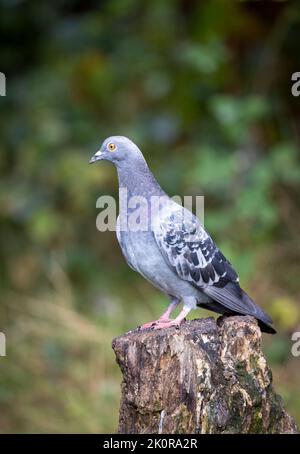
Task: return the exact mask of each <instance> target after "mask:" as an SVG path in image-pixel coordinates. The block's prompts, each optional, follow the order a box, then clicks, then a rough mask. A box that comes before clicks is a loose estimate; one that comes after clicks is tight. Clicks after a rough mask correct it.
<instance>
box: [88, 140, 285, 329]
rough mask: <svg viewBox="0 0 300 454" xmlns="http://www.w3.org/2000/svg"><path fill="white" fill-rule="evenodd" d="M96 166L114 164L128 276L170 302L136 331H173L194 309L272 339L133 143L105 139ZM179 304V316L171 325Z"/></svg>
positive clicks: (200, 230) (265, 319)
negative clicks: (242, 321)
mask: <svg viewBox="0 0 300 454" xmlns="http://www.w3.org/2000/svg"><path fill="white" fill-rule="evenodd" d="M102 160H105V161H109V162H111V163H112V164H114V165H115V167H116V169H117V173H118V181H119V216H118V219H117V223H116V234H117V239H118V242H119V244H120V247H121V250H122V253H123V255H124V257H125V259H126V261H127V263H128V265H129V266H130V267H131V268H132V269H133V270H134V271H136V272H138V273H140V274H141V275H142V276H143V277H144V278H145V279H147V280H148V281H149V282H150V283H152V284H153V285H154V286H155V287H157V288H158V289H159V290H161V291H162V292H163V293H164V294H166V295H167V296H168V298H169V299H170V303H169V306H168V308H167V310H166V311H165V312H164V313H163V315H162V316H161V317H160V318H159V319H158V320H154V321H151V322H148V323H145V324H144V325H142V326H141V327H140V329H147V328H150V327H151V328H152V329H162V328H168V327H170V326H175V327H177V328H179V327H180V325H181V323H182V322H183V321H184V320H185V318H186V316H187V314H188V313H189V312H190V311H191V310H192V309H196V308H197V307H200V308H205V309H207V310H210V311H213V312H216V313H218V314H224V315H251V316H253V317H255V318H256V319H257V321H258V325H259V326H260V328H261V330H262V331H264V332H267V333H271V334H274V333H276V331H275V329H274V328H273V327H272V323H273V322H272V319H271V318H270V317H269V316H268V315H267V314H266V313H265V312H264V311H263V310H262V309H261V308H260V307H258V306H257V305H256V304H255V303H254V301H253V300H252V299H251V298H250V296H249V295H248V294H247V293H246V292H245V291H244V290H243V289H242V288H241V287H240V284H239V278H238V275H237V273H236V271H235V270H234V268H233V266H232V264H231V263H230V262H229V260H227V259H226V257H225V256H224V255H223V254H222V252H221V251H220V250H219V248H218V247H217V246H216V244H215V243H214V241H213V240H212V238H211V236H210V235H209V234H208V233H207V232H206V230H205V229H204V226H203V225H202V223H201V222H200V220H199V219H198V218H197V217H196V216H195V215H194V214H193V213H191V212H190V211H189V210H187V209H186V208H184V207H183V206H181V205H180V204H178V203H176V202H175V201H174V200H172V198H170V197H169V196H168V195H167V194H166V193H165V192H164V191H163V189H162V188H161V187H160V185H159V183H158V182H157V180H156V178H155V177H154V175H153V174H152V172H151V171H150V169H149V167H148V165H147V162H146V160H145V158H144V156H143V154H142V152H141V151H140V149H139V148H138V147H137V145H135V143H133V142H132V141H131V140H130V139H128V138H126V137H123V136H112V137H109V138H107V139H106V140H104V142H103V144H102V145H101V147H100V149H99V151H97V152H96V153H95V154H94V156H93V157H92V158H91V159H90V163H95V162H97V161H102ZM124 193H126V197H124V196H123V195H124ZM132 201H134V203H132ZM142 205H143V209H141V207H142ZM154 206H155V208H154ZM137 212H138V213H139V216H138V215H137ZM138 218H140V219H139V223H140V228H138V224H139V223H138V222H137V219H138ZM142 218H143V219H142ZM132 219H133V220H135V221H136V222H132ZM146 221H147V222H146ZM181 302H182V304H183V307H182V310H181V312H180V313H179V315H178V316H177V317H176V318H173V319H172V318H171V314H172V312H173V311H174V309H175V308H176V307H177V306H178V305H179V303H181Z"/></svg>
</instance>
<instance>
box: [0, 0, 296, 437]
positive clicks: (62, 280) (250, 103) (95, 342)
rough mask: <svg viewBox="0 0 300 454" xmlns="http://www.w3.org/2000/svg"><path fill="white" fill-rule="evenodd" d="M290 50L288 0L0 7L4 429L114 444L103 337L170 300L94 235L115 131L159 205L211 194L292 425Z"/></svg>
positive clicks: (0, 417) (0, 413)
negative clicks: (81, 435) (260, 317)
mask: <svg viewBox="0 0 300 454" xmlns="http://www.w3.org/2000/svg"><path fill="white" fill-rule="evenodd" d="M299 41H300V6H299V3H298V2H290V1H277V2H276V1H274V2H271V1H269V2H263V1H250V2H246V1H228V0H224V1H220V0H219V1H210V2H200V1H192V0H189V1H187V0H185V1H171V0H169V1H166V0H151V1H150V0H147V1H144V2H140V1H138V0H119V1H116V0H110V1H102V2H100V1H79V0H78V1H76V0H68V1H63V0H59V1H56V2H43V1H37V0H32V1H21V0H0V43H1V44H0V71H2V72H3V73H5V74H6V78H7V96H6V97H1V98H0V134H1V141H0V174H1V177H0V189H1V191H0V201H1V205H0V206H1V212H0V226H1V236H0V279H1V291H0V298H1V303H0V331H2V332H4V333H5V334H6V339H7V356H6V357H1V358H0V408H1V410H0V431H1V432H55V433H60V432H88V433H93V432H94V433H96V432H109V431H114V430H115V429H116V425H117V415H118V402H119V386H120V373H119V371H118V367H117V365H116V364H115V360H114V355H113V352H112V350H111V340H112V338H113V337H115V336H117V335H120V334H122V333H123V332H124V331H126V330H128V329H130V328H133V327H135V326H137V325H139V324H141V323H144V322H146V321H149V320H151V319H153V318H155V317H158V316H159V315H160V314H161V312H162V311H163V309H164V307H165V306H166V304H167V301H166V299H165V298H164V297H163V295H161V294H160V293H159V292H157V291H156V290H155V289H154V288H152V287H151V286H150V284H148V283H147V282H146V281H145V280H144V279H143V278H141V277H140V276H139V275H137V274H136V273H134V272H133V271H131V270H130V269H129V268H128V266H127V265H126V263H125V261H124V260H123V258H122V256H121V252H120V249H119V246H118V244H117V241H116V238H115V234H114V232H105V233H100V232H98V231H97V229H96V226H95V220H96V216H97V214H98V212H99V210H97V209H96V206H95V203H96V199H97V198H98V197H99V196H100V195H103V194H110V195H114V196H115V197H116V196H117V180H116V174H115V170H114V169H113V168H112V167H110V166H109V164H105V163H104V164H102V165H94V166H89V165H88V160H89V158H90V157H91V155H92V154H93V153H94V152H95V151H96V150H97V149H98V148H99V145H100V144H101V143H102V141H103V140H104V139H105V138H106V137H107V136H109V135H112V134H118V135H126V136H128V137H130V138H131V139H133V140H134V141H135V142H136V143H137V144H138V145H139V146H140V147H141V149H142V150H143V152H144V154H145V156H146V158H147V160H148V163H149V165H150V167H151V169H152V170H153V171H154V173H155V175H156V176H157V178H158V180H159V182H160V183H161V185H162V187H163V188H164V189H165V190H166V191H167V192H168V193H169V194H170V195H174V194H178V195H184V194H189V195H205V225H206V228H207V229H208V230H209V231H210V233H211V234H212V236H213V238H214V239H215V241H216V242H217V244H218V245H219V247H220V248H221V249H222V251H223V253H224V254H225V255H226V256H227V257H228V258H229V260H230V261H231V262H232V263H233V264H234V266H235V268H236V269H237V270H238V272H239V275H240V279H241V282H242V285H243V286H244V288H245V289H246V290H247V291H248V292H249V293H250V294H251V296H252V297H253V298H254V299H255V300H256V302H257V303H258V304H259V305H261V306H262V307H263V308H264V309H265V310H266V311H267V312H268V313H270V315H271V316H272V317H273V318H274V321H275V325H276V328H277V329H278V334H277V335H276V336H267V335H264V337H263V348H264V351H265V353H266V355H267V358H268V361H269V362H270V365H271V367H272V370H273V376H274V382H275V386H276V389H277V391H278V392H279V393H280V394H281V395H282V396H283V399H284V401H285V403H286V406H287V409H288V411H289V412H290V413H291V414H292V415H293V416H294V417H295V418H296V419H297V421H298V423H300V393H299V388H300V374H299V372H300V358H294V357H293V356H292V354H291V345H292V342H291V334H292V333H293V332H294V331H300V305H299V296H300V279H299V259H300V243H299V226H300V212H299V205H300V197H299V196H300V190H299V187H300V186H299V183H300V162H299V139H300V122H299V120H300V118H299V113H300V108H299V107H300V98H296V97H293V96H292V94H291V86H292V82H291V75H292V73H294V72H296V71H300V61H299V52H300V51H299ZM208 315H211V314H209V313H208V312H201V311H197V312H194V313H193V314H192V317H195V316H208Z"/></svg>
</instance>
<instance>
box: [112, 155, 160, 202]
mask: <svg viewBox="0 0 300 454" xmlns="http://www.w3.org/2000/svg"><path fill="white" fill-rule="evenodd" d="M117 171H118V179H119V188H120V189H126V190H127V194H128V197H133V196H143V197H145V198H146V199H149V198H150V197H151V196H153V195H157V196H162V195H165V192H164V191H163V190H162V189H161V187H160V185H159V184H158V182H157V181H156V179H155V177H154V175H153V173H152V172H151V171H150V169H149V167H148V165H147V163H146V161H145V160H144V159H141V160H139V161H138V163H135V165H134V166H133V165H132V164H131V163H128V164H127V163H126V164H125V163H124V165H122V167H118V168H117Z"/></svg>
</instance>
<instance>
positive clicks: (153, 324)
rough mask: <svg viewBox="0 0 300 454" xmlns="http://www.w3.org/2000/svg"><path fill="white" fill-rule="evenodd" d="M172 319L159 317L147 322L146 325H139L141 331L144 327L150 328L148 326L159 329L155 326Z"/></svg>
mask: <svg viewBox="0 0 300 454" xmlns="http://www.w3.org/2000/svg"><path fill="white" fill-rule="evenodd" d="M170 321H172V320H169V319H163V318H159V319H158V320H153V321H152V322H148V323H145V324H144V325H141V326H140V327H139V329H140V330H141V331H142V330H144V329H148V328H153V329H159V328H155V327H156V326H157V325H161V324H163V323H169V322H170Z"/></svg>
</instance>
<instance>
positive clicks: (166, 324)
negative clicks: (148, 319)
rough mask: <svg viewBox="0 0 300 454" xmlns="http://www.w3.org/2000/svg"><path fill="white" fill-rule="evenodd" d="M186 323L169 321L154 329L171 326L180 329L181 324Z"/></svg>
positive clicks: (155, 326)
mask: <svg viewBox="0 0 300 454" xmlns="http://www.w3.org/2000/svg"><path fill="white" fill-rule="evenodd" d="M183 321H184V319H183V320H176V319H175V320H169V321H167V322H166V321H165V322H161V323H159V324H157V325H154V329H163V328H170V327H171V326H175V327H176V328H180V325H181V323H182V322H183Z"/></svg>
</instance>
